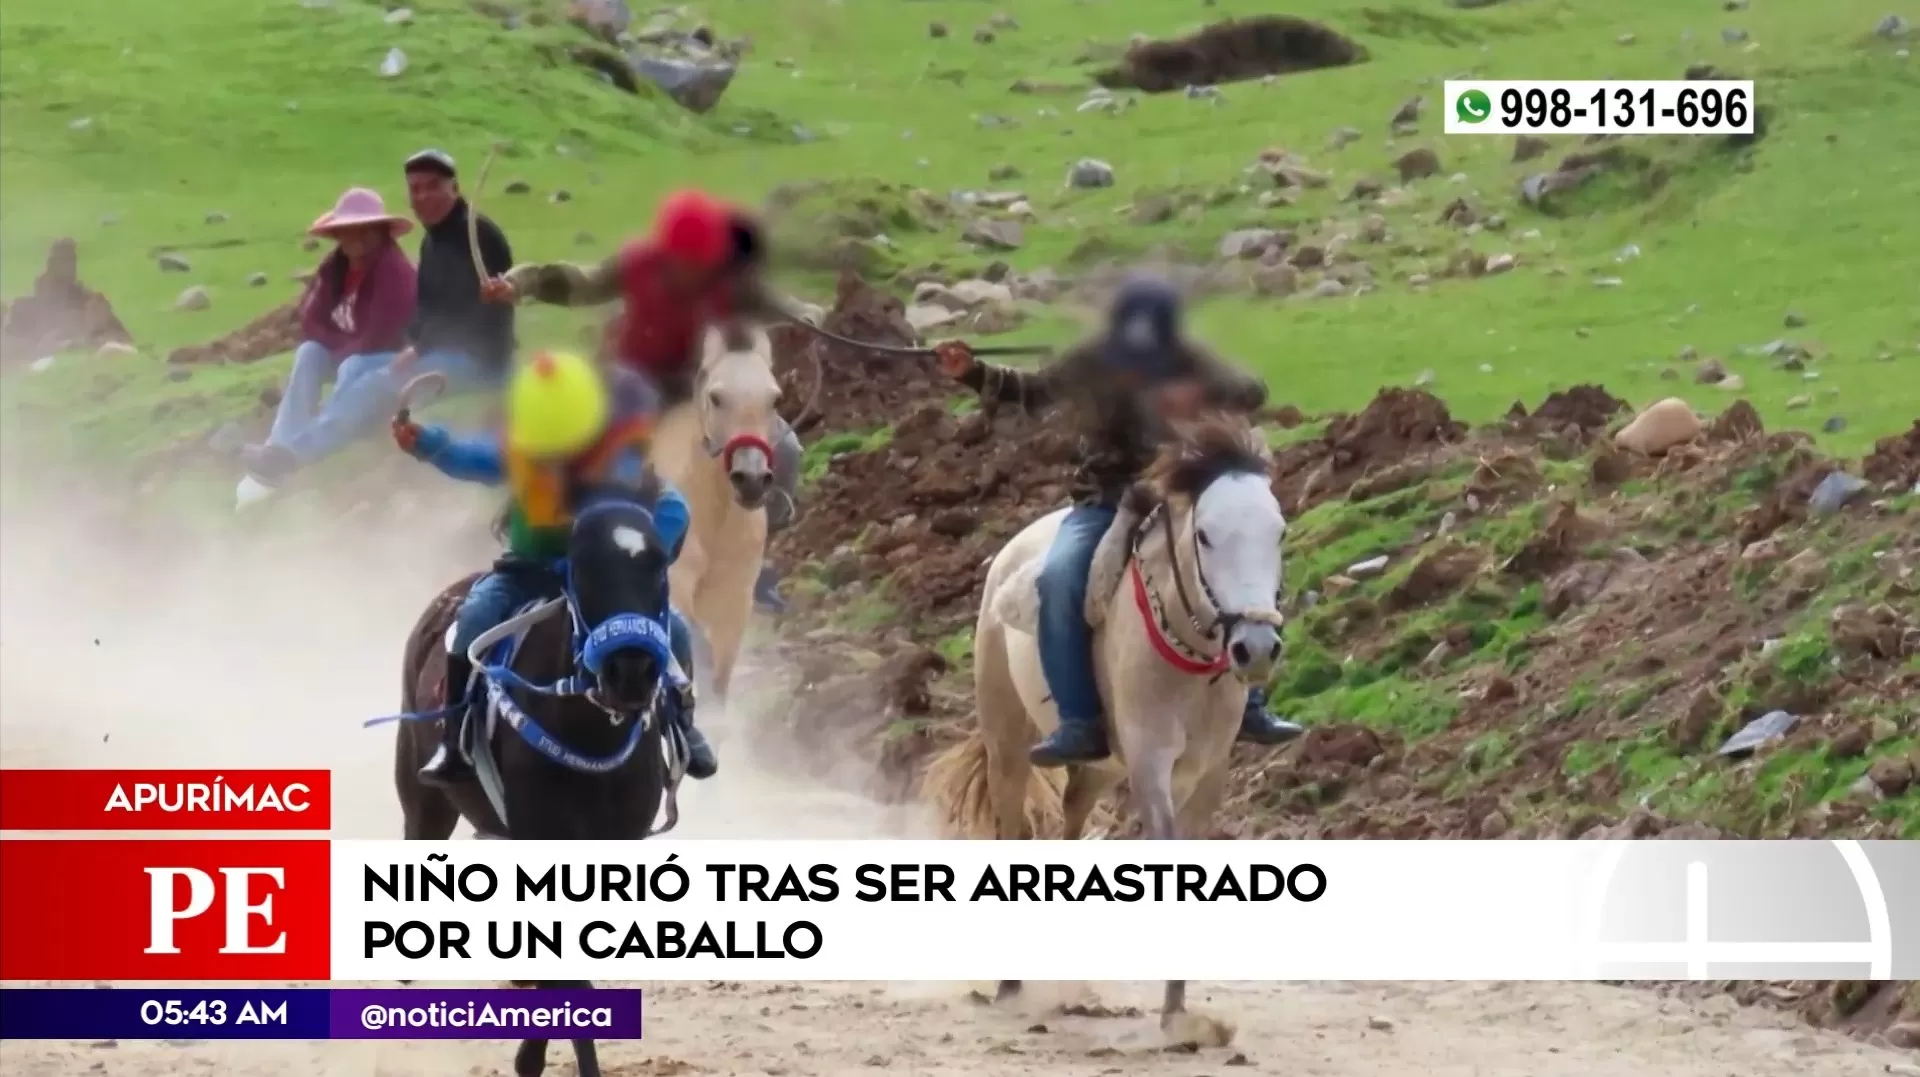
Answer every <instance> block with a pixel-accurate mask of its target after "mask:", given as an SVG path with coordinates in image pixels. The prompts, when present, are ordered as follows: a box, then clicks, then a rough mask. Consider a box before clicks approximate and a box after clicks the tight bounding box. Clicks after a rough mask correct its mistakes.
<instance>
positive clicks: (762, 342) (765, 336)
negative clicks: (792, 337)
mask: <svg viewBox="0 0 1920 1077" xmlns="http://www.w3.org/2000/svg"><path fill="white" fill-rule="evenodd" d="M753 351H754V354H756V355H758V356H759V357H760V358H762V359H765V360H766V361H767V365H768V366H772V365H773V337H772V335H771V334H769V333H768V332H767V330H766V328H765V327H764V326H758V325H756V326H754V327H753Z"/></svg>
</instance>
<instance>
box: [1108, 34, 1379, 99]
mask: <svg viewBox="0 0 1920 1077" xmlns="http://www.w3.org/2000/svg"><path fill="white" fill-rule="evenodd" d="M1367 58H1368V56H1367V50H1366V47H1365V46H1363V45H1361V44H1359V43H1358V42H1356V41H1354V40H1352V39H1351V38H1348V37H1346V36H1345V35H1343V34H1340V33H1338V32H1336V31H1334V30H1332V29H1330V28H1328V27H1326V26H1323V25H1321V24H1320V23H1317V22H1311V21H1309V20H1306V19H1297V18H1294V17H1293V16H1290V15H1260V16H1256V17H1254V18H1250V19H1228V20H1227V21H1225V22H1217V23H1214V24H1213V25H1212V26H1209V27H1207V28H1206V29H1204V30H1201V31H1200V32H1198V33H1195V34H1191V35H1188V36H1187V37H1181V38H1174V39H1172V40H1168V41H1147V42H1142V43H1140V44H1137V45H1135V46H1133V47H1132V48H1130V49H1128V50H1127V53H1126V55H1125V56H1124V57H1123V58H1122V59H1121V61H1120V63H1119V64H1117V65H1116V66H1114V67H1112V68H1109V69H1108V70H1105V71H1102V72H1100V74H1099V75H1097V76H1095V78H1096V79H1097V81H1098V82H1099V83H1100V84H1101V85H1102V86H1106V87H1108V88H1109V89H1115V90H1119V89H1136V90H1142V91H1144V92H1146V93H1166V92H1167V91H1169V90H1178V89H1182V88H1184V87H1187V86H1217V85H1219V84H1221V83H1227V82H1238V81H1241V80H1243V79H1254V78H1260V77H1262V76H1264V75H1289V74H1294V73H1296V72H1300V71H1314V70H1318V69H1320V68H1324V67H1344V66H1346V65H1348V64H1357V63H1363V62H1365V61H1366V60H1367Z"/></svg>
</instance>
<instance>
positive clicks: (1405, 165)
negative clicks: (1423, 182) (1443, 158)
mask: <svg viewBox="0 0 1920 1077" xmlns="http://www.w3.org/2000/svg"><path fill="white" fill-rule="evenodd" d="M1393 167H1394V169H1395V170H1396V171H1397V172H1399V173H1400V182H1401V183H1411V182H1413V181H1414V180H1417V179H1426V178H1427V177H1428V176H1437V175H1439V174H1440V155H1439V154H1437V153H1435V152H1433V151H1432V150H1431V149H1428V148H1426V147H1424V146H1422V147H1421V148H1419V149H1413V150H1408V151H1407V152H1405V153H1403V154H1401V155H1400V156H1399V157H1398V158H1396V159H1395V160H1394V162H1393Z"/></svg>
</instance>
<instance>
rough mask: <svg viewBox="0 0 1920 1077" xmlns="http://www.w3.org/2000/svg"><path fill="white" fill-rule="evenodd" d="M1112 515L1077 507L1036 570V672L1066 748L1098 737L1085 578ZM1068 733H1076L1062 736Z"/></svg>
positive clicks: (1099, 509) (1101, 508)
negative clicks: (1050, 698) (1050, 700)
mask: <svg viewBox="0 0 1920 1077" xmlns="http://www.w3.org/2000/svg"><path fill="white" fill-rule="evenodd" d="M1115 515H1116V513H1115V511H1114V510H1113V509H1110V508H1106V507H1104V506H1100V505H1076V506H1074V507H1073V509H1072V510H1071V511H1069V512H1068V513H1067V518H1066V519H1065V520H1062V521H1061V522H1060V531H1059V533H1058V534H1056V535H1055V536H1054V539H1053V545H1052V546H1051V547H1049V548H1048V550H1047V559H1046V561H1045V562H1044V563H1043V564H1042V565H1041V567H1040V625H1039V628H1040V669H1041V672H1042V673H1044V674H1045V675H1046V679H1047V690H1048V691H1049V692H1051V693H1052V694H1053V702H1054V705H1055V706H1056V707H1058V708H1059V710H1060V724H1061V727H1062V730H1063V732H1062V733H1060V734H1057V736H1058V737H1061V738H1067V737H1071V738H1072V739H1071V742H1070V744H1071V745H1080V744H1097V743H1098V738H1099V734H1100V710H1101V707H1100V685H1099V683H1098V682H1097V681H1095V679H1094V673H1093V630H1092V629H1091V628H1089V627H1088V625H1087V574H1088V573H1089V572H1090V571H1092V569H1093V554H1094V551H1095V550H1096V549H1098V548H1099V546H1100V539H1101V538H1102V537H1103V536H1105V535H1106V533H1107V529H1108V528H1109V527H1111V526H1112V525H1113V519H1114V516H1115ZM1069 727H1074V728H1077V729H1078V730H1080V732H1078V733H1073V732H1067V730H1068V728H1069Z"/></svg>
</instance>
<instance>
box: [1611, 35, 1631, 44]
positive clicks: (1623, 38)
mask: <svg viewBox="0 0 1920 1077" xmlns="http://www.w3.org/2000/svg"><path fill="white" fill-rule="evenodd" d="M1613 40H1614V42H1615V43H1616V44H1620V45H1631V44H1633V41H1634V37H1633V35H1632V34H1621V35H1620V36H1619V37H1616V38H1614V39H1613Z"/></svg>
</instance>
